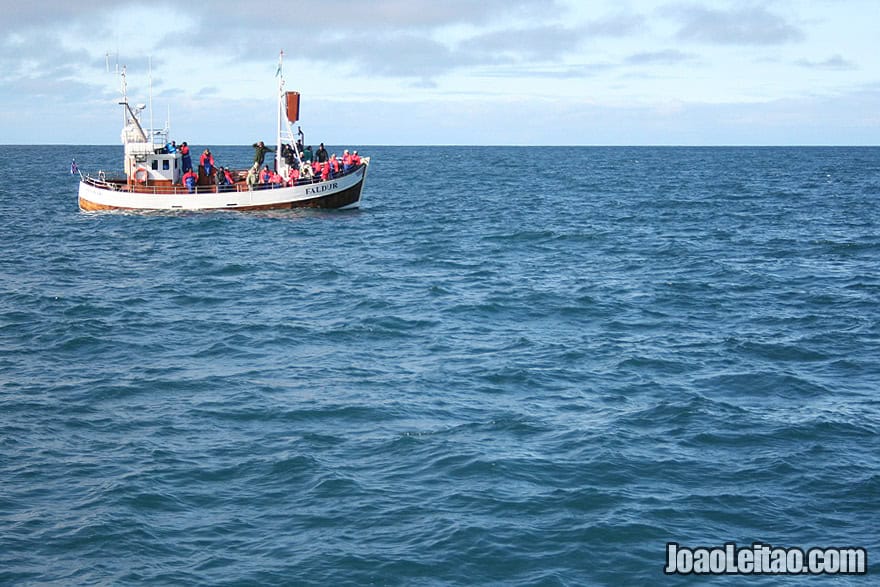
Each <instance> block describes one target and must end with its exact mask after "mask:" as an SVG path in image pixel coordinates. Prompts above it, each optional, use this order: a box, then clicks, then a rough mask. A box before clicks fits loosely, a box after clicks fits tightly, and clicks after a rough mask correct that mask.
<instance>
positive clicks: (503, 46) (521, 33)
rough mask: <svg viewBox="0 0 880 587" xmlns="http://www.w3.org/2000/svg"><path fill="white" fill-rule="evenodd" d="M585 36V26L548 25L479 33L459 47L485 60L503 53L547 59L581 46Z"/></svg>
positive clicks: (510, 55)
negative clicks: (583, 28) (576, 27)
mask: <svg viewBox="0 0 880 587" xmlns="http://www.w3.org/2000/svg"><path fill="white" fill-rule="evenodd" d="M583 38H584V31H583V30H582V29H572V28H565V27H562V26H559V25H547V26H540V27H531V28H524V29H512V30H502V31H495V32H491V33H486V34H482V35H477V36H475V37H471V38H470V39H468V40H466V41H464V42H463V43H461V45H460V46H459V48H460V49H461V50H463V51H466V52H468V53H471V54H474V55H479V56H481V59H480V60H481V61H482V62H483V63H491V62H493V61H496V60H497V59H498V56H499V55H505V56H509V57H513V58H516V59H522V60H538V61H544V60H551V59H557V58H559V57H561V56H563V55H565V54H566V53H569V52H571V51H572V50H575V49H577V48H578V46H579V45H580V44H581V42H582V40H583Z"/></svg>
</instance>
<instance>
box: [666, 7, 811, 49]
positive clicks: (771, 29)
mask: <svg viewBox="0 0 880 587" xmlns="http://www.w3.org/2000/svg"><path fill="white" fill-rule="evenodd" d="M662 13H663V14H665V15H667V16H669V17H671V18H673V19H675V20H677V21H679V23H680V28H679V30H678V33H677V35H676V36H677V38H679V39H681V40H686V41H698V42H703V43H717V44H722V45H779V44H782V43H788V42H793V41H800V40H801V39H803V38H804V34H803V32H802V31H801V30H800V29H799V28H797V27H795V26H794V25H792V24H790V23H788V22H787V21H786V20H785V19H784V18H783V17H781V16H779V15H777V14H774V13H772V12H769V11H768V10H766V9H765V8H763V7H760V6H741V7H737V8H734V9H731V10H723V9H717V8H705V7H702V6H697V5H684V4H679V5H673V6H670V7H667V8H666V9H665V10H663V11H662Z"/></svg>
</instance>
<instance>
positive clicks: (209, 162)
mask: <svg viewBox="0 0 880 587" xmlns="http://www.w3.org/2000/svg"><path fill="white" fill-rule="evenodd" d="M199 165H201V166H202V167H204V168H205V176H206V177H211V172H212V171H213V170H214V156H213V155H211V151H209V150H208V149H205V152H204V153H202V156H201V157H199Z"/></svg>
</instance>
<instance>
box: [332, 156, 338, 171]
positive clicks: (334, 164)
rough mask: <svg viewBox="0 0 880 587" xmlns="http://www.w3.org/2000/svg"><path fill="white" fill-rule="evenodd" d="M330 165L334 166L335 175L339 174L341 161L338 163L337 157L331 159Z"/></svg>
mask: <svg viewBox="0 0 880 587" xmlns="http://www.w3.org/2000/svg"><path fill="white" fill-rule="evenodd" d="M330 165H332V166H333V173H339V161H337V159H336V157H331V158H330Z"/></svg>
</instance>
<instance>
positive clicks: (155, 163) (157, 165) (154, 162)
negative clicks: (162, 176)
mask: <svg viewBox="0 0 880 587" xmlns="http://www.w3.org/2000/svg"><path fill="white" fill-rule="evenodd" d="M157 169H159V162H158V161H156V160H155V159H153V171H155V170H157Z"/></svg>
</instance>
